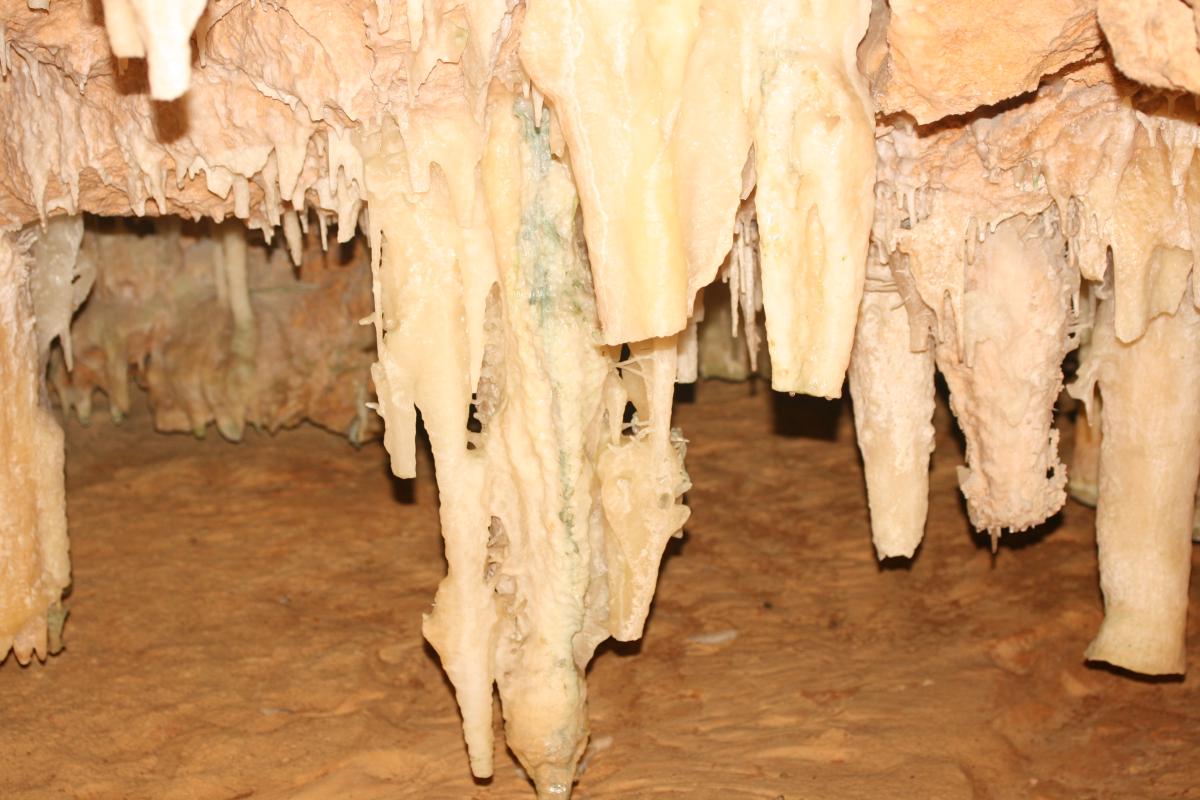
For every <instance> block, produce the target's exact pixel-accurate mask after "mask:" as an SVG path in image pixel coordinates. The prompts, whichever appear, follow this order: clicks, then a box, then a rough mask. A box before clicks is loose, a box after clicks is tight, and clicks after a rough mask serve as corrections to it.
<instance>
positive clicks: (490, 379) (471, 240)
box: [360, 82, 688, 798]
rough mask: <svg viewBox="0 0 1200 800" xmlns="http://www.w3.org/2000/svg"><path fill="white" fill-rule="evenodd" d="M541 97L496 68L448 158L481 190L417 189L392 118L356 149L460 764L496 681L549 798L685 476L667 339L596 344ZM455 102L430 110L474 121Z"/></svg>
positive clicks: (653, 573)
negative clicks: (480, 111) (438, 578)
mask: <svg viewBox="0 0 1200 800" xmlns="http://www.w3.org/2000/svg"><path fill="white" fill-rule="evenodd" d="M534 109H535V105H534V104H533V103H532V102H530V101H528V100H525V99H514V96H513V94H511V93H510V92H509V90H507V89H505V88H503V87H502V85H501V84H500V83H498V82H495V83H493V85H492V91H491V98H490V100H489V104H488V107H487V112H488V113H487V118H488V121H489V124H488V132H487V135H486V137H481V138H480V139H472V141H484V142H486V146H485V147H483V148H482V150H481V151H479V152H480V155H481V160H480V162H479V165H480V168H479V170H478V171H475V170H469V171H467V170H463V171H462V172H460V173H459V175H462V174H470V175H471V176H472V177H473V178H474V179H475V180H476V181H477V182H475V183H464V182H457V181H455V179H454V176H450V179H449V180H447V179H446V178H445V177H443V173H442V171H441V170H440V169H436V168H435V169H434V170H433V171H432V173H430V178H429V180H428V181H427V182H426V184H425V186H424V188H423V189H422V190H420V191H418V190H415V189H414V186H415V184H416V181H414V180H413V179H412V178H413V175H414V174H416V172H418V170H414V168H413V163H414V161H415V162H416V163H417V164H418V165H419V164H420V163H421V158H420V157H419V155H416V154H417V153H419V150H420V147H421V146H422V142H421V140H420V139H419V136H417V135H414V136H413V137H412V138H411V139H410V138H408V137H406V136H404V135H402V134H401V132H400V130H399V129H397V128H394V127H391V126H385V128H384V130H383V131H381V132H380V133H379V134H377V135H375V136H373V137H370V138H367V139H365V140H363V141H362V142H361V143H360V147H361V148H362V153H363V156H364V162H363V163H364V167H365V175H366V183H367V186H366V191H367V195H368V199H369V203H370V206H369V208H370V220H371V226H372V231H371V236H372V241H373V258H374V261H375V264H374V270H375V292H376V303H377V309H376V314H375V317H374V319H375V322H376V325H377V330H378V338H379V341H378V347H379V364H378V365H377V366H376V368H375V370H374V373H373V374H374V376H375V381H376V386H377V389H378V394H379V407H380V411H381V413H382V414H383V416H384V419H385V421H386V423H387V434H386V438H385V441H386V443H387V445H388V448H389V451H390V452H391V454H392V459H393V468H394V469H395V470H396V471H397V473H398V474H411V470H412V469H413V467H414V466H415V459H414V452H413V443H412V436H413V434H414V430H413V427H412V425H413V423H414V421H415V419H414V416H415V411H414V406H415V407H416V408H419V409H420V411H421V414H422V418H423V421H424V425H425V428H426V430H427V432H428V434H429V439H430V444H431V445H432V448H433V455H434V461H435V464H436V469H437V478H438V486H439V500H440V515H441V521H442V534H443V537H444V539H445V546H446V560H447V563H448V570H447V574H446V577H445V579H444V580H443V581H442V583H441V585H440V586H439V588H438V592H437V597H436V599H435V602H434V607H433V610H432V611H431V612H430V613H429V614H428V615H427V616H426V618H425V624H424V632H425V636H426V638H427V639H429V641H430V642H431V643H432V644H433V646H434V648H435V649H436V650H437V652H438V654H439V656H440V657H441V660H442V665H443V667H444V669H445V670H446V673H447V675H448V676H449V677H450V680H451V683H452V684H453V685H454V688H455V693H456V696H457V700H458V703H459V707H460V709H461V710H462V716H463V728H464V733H465V736H466V740H467V747H468V753H469V756H470V761H471V768H472V771H473V772H474V773H475V774H476V775H478V776H480V777H486V776H488V775H490V774H491V772H492V769H493V764H492V759H493V749H494V747H493V741H492V717H491V712H492V687H493V684H495V686H496V687H498V689H499V693H500V698H501V701H502V707H503V711H504V719H505V731H506V738H507V741H508V744H509V746H510V747H511V749H512V750H513V752H514V753H515V754H516V755H517V757H518V758H519V759H520V761H521V763H522V764H523V765H524V766H525V768H526V770H527V771H528V772H529V774H530V775H531V777H532V778H533V779H534V781H535V783H536V784H537V787H538V792H539V796H541V797H546V798H559V797H566V796H568V795H569V794H570V790H571V786H572V783H573V780H574V775H575V767H576V764H577V762H578V760H579V758H580V756H581V755H582V753H583V748H584V746H585V745H586V742H587V730H588V728H587V716H586V697H587V693H586V686H585V683H584V670H585V668H586V666H587V663H588V661H589V660H590V659H591V656H592V653H593V651H594V649H595V647H596V645H597V644H599V642H601V641H603V640H604V639H605V638H607V637H609V636H617V637H618V638H622V639H631V638H636V637H637V636H639V635H640V634H641V629H642V625H643V623H644V620H645V616H646V613H647V612H648V609H649V604H650V599H651V597H652V596H653V591H654V585H655V582H656V579H657V573H658V563H659V560H660V559H661V557H662V553H663V549H664V547H665V544H666V542H667V540H668V539H669V538H670V536H672V535H674V534H676V533H677V532H678V531H679V529H680V528H681V527H682V525H683V522H684V520H685V519H686V516H687V511H686V509H685V508H684V507H683V506H682V505H681V504H680V498H681V496H682V494H683V492H684V491H685V490H686V489H687V486H688V483H687V477H686V473H684V471H683V467H682V455H683V452H682V451H683V447H682V440H681V439H680V437H679V436H678V435H677V433H676V432H675V431H673V430H672V429H671V427H670V409H671V397H672V391H673V386H674V381H675V377H676V362H675V353H676V342H675V339H674V337H669V338H665V339H659V340H652V341H649V342H643V343H636V344H634V345H631V356H630V359H629V361H628V362H627V363H618V359H619V348H614V347H609V346H606V345H604V344H603V342H602V337H601V333H600V325H599V318H598V315H597V309H596V300H595V297H594V295H593V290H592V275H591V273H590V270H589V267H588V263H587V259H586V256H585V254H584V249H583V244H582V237H581V235H580V234H581V232H580V231H579V230H578V229H577V226H576V212H577V209H578V196H577V194H576V192H575V187H574V183H573V180H572V177H571V173H570V170H569V169H568V167H567V166H566V165H565V164H564V163H562V162H561V161H559V160H558V158H557V157H555V156H553V155H552V153H551V140H552V138H553V137H552V127H553V126H554V125H556V124H557V123H556V122H552V121H551V115H550V114H549V113H548V112H547V113H546V114H545V117H544V118H543V119H542V120H541V121H540V125H537V124H535V122H534V117H533V114H534V113H535V111H534ZM465 112H466V106H455V107H453V108H450V109H443V114H444V115H445V116H444V117H443V119H442V120H441V121H442V122H443V123H445V125H446V126H447V127H450V125H451V123H450V121H449V120H451V119H457V120H458V123H457V128H456V130H458V132H459V135H460V136H462V137H473V136H478V135H479V129H478V128H476V127H474V125H473V123H471V122H470V117H469V116H467V115H466V114H465ZM410 121H411V120H410ZM409 130H410V131H411V130H413V129H412V128H410V129H409ZM443 130H445V128H444V129H443ZM466 140H467V139H464V140H463V141H466ZM444 152H446V153H449V152H450V151H449V150H447V151H444ZM446 157H447V156H443V155H441V154H438V155H437V156H436V157H435V158H434V159H433V161H434V163H435V164H437V165H440V164H441V163H442V161H441V159H442V158H446ZM452 187H457V191H456V190H454V188H452ZM464 195H466V196H467V198H468V202H463V201H464ZM481 237H486V242H485V241H483V240H482V238H481ZM629 402H632V403H633V405H634V407H635V408H636V409H637V413H636V414H635V417H634V419H633V422H632V423H631V425H630V427H629V428H626V426H625V425H624V423H623V415H624V411H625V408H626V405H627V403H629ZM472 404H474V406H475V409H476V420H477V421H478V423H479V426H480V430H479V431H477V432H471V431H470V430H469V429H468V422H469V412H470V409H471V406H472Z"/></svg>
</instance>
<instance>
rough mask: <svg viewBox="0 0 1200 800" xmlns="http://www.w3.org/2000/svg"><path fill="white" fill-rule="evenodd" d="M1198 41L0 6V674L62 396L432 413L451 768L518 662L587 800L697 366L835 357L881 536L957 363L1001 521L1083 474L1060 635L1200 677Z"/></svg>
mask: <svg viewBox="0 0 1200 800" xmlns="http://www.w3.org/2000/svg"><path fill="white" fill-rule="evenodd" d="M1198 44H1200V5H1197V6H1195V8H1194V9H1193V6H1192V4H1191V3H1190V0H1188V1H1187V2H1185V1H1184V0H1139V2H1121V0H1099V2H1096V0H1053V2H1049V3H1046V2H1042V3H1032V2H1029V0H1001V2H998V3H995V4H992V5H991V6H989V7H988V12H987V13H981V12H980V9H979V7H978V4H977V3H973V2H968V1H967V0H938V2H932V3H925V4H921V3H913V2H911V1H910V0H891V2H884V1H883V0H875V2H874V3H872V2H868V0H853V1H851V2H843V1H842V0H808V1H807V2H796V1H795V0H786V1H785V0H740V1H739V0H645V1H641V0H524V2H517V0H459V1H455V0H407V2H404V3H401V2H397V3H392V2H390V0H375V2H367V1H366V0H355V1H354V2H341V1H340V0H339V2H332V0H278V1H277V2H272V1H270V0H264V1H263V2H258V3H255V2H245V0H209V2H207V3H206V2H204V0H186V2H185V1H183V0H181V1H180V2H167V0H103V2H99V1H98V0H87V1H86V2H83V1H81V2H75V1H74V0H3V2H2V3H0V130H2V131H3V148H2V149H0V304H2V307H3V325H2V326H0V371H2V374H3V377H4V386H5V392H6V395H5V403H4V404H3V410H2V411H0V434H2V437H3V439H2V441H3V442H4V443H5V449H6V451H7V453H8V457H7V459H6V464H5V468H4V470H3V471H2V472H0V512H2V513H0V653H2V654H4V655H7V654H8V652H9V651H10V650H11V652H12V653H13V656H14V658H13V659H10V660H9V665H8V667H6V668H5V669H4V670H2V671H0V684H2V683H3V682H6V681H17V680H20V679H21V678H20V676H21V675H22V674H24V673H22V672H19V671H15V670H14V668H13V665H12V662H13V661H14V660H15V661H17V662H19V663H20V664H22V665H25V664H28V663H29V662H30V661H31V660H33V659H34V658H35V657H36V658H37V659H39V660H42V661H45V660H46V658H47V656H48V655H50V654H53V653H57V652H58V651H59V650H61V649H62V647H63V645H64V639H65V640H67V641H69V639H70V628H71V625H70V624H69V623H67V624H66V628H65V630H64V621H65V619H66V614H67V611H68V607H67V606H69V607H71V608H76V607H78V603H80V602H82V601H79V600H76V599H73V598H72V599H71V600H70V602H69V603H68V604H67V606H64V602H63V596H64V591H65V590H67V589H68V587H69V586H70V585H71V583H72V572H71V566H70V563H69V558H68V530H67V514H66V511H67V508H68V505H67V503H68V500H69V498H67V497H66V494H65V489H64V486H65V484H64V439H63V429H62V427H63V425H71V424H75V423H74V422H69V421H65V420H77V421H78V422H80V423H83V424H87V423H88V422H89V421H91V420H92V418H93V417H94V416H95V415H96V410H95V409H94V406H96V408H97V409H103V411H104V412H105V413H107V415H108V416H110V417H111V418H112V420H114V421H116V422H120V421H122V420H123V419H125V418H126V417H129V416H134V417H138V408H139V407H140V406H141V405H146V404H148V407H149V416H150V419H151V420H152V423H153V427H154V428H155V429H157V430H158V431H162V432H184V433H191V434H194V435H195V436H197V437H204V436H205V434H206V431H209V430H215V432H216V433H218V434H219V436H220V437H221V438H223V439H226V440H229V441H230V442H238V441H241V440H243V439H244V438H245V437H247V436H248V431H250V430H254V431H264V432H268V433H275V432H277V431H280V430H282V429H290V428H295V427H296V426H298V425H299V424H300V423H302V422H309V423H313V424H315V425H317V426H320V427H322V428H324V429H327V430H329V431H331V432H333V433H335V434H337V435H340V436H343V437H345V438H346V439H348V440H349V441H350V442H351V443H352V444H354V445H356V446H360V445H362V444H363V443H366V442H371V441H374V440H376V439H382V441H383V443H384V445H385V446H386V450H387V453H388V458H389V463H390V469H391V471H392V473H394V475H395V476H397V477H399V478H412V477H413V476H415V475H416V474H417V471H418V470H417V468H418V464H419V463H422V464H424V458H425V457H424V456H422V453H423V448H424V447H425V444H424V443H426V442H427V446H428V449H429V452H430V453H431V455H432V463H433V465H435V469H436V478H437V501H436V502H437V510H438V511H437V513H438V518H439V523H440V530H441V535H442V539H443V541H444V556H445V574H444V577H443V578H442V580H441V582H440V584H439V586H438V588H437V591H436V596H435V597H434V598H432V604H431V605H429V606H428V608H427V612H426V613H425V615H424V617H423V623H422V632H423V635H424V638H425V640H427V641H428V643H429V644H430V645H431V646H432V648H433V650H434V651H436V656H437V659H438V662H439V663H440V666H441V668H442V669H443V670H444V673H445V676H446V678H447V679H448V681H449V685H450V687H451V688H452V692H451V693H452V695H453V698H454V700H456V702H457V707H458V710H459V712H460V714H461V723H462V724H461V735H462V737H463V740H464V741H465V749H466V756H465V757H464V758H463V759H462V762H461V765H460V766H461V769H462V770H464V771H465V770H468V769H469V771H470V773H471V774H473V775H474V776H475V777H476V778H479V779H486V778H489V777H490V776H492V775H493V772H494V771H496V769H497V766H496V763H495V762H496V753H497V750H498V745H499V744H500V743H499V742H497V741H495V734H496V731H497V730H498V727H497V723H496V720H495V719H494V716H495V708H497V706H496V702H495V698H496V697H497V696H498V698H499V705H498V708H499V709H500V710H501V714H502V720H503V743H504V744H506V745H507V746H508V748H509V749H511V751H512V753H513V754H514V755H515V757H516V759H517V761H518V762H519V764H520V765H521V768H522V769H523V770H524V773H525V774H527V775H528V777H529V779H530V780H531V781H532V782H533V784H534V785H535V787H536V792H537V795H538V796H539V797H541V798H556V797H567V796H569V795H570V794H571V792H572V786H573V784H574V783H575V781H576V779H577V778H578V776H579V774H580V771H581V770H580V763H581V759H584V755H585V751H587V752H589V753H591V752H592V751H591V750H588V747H589V723H588V712H587V706H588V689H587V671H588V666H589V664H590V663H591V661H592V659H593V655H594V654H595V652H596V650H597V648H598V647H599V646H601V644H602V643H604V642H605V641H606V640H609V639H610V638H611V639H615V640H618V641H621V642H632V641H635V640H638V639H639V638H640V637H641V636H642V634H643V630H644V628H645V626H646V621H647V615H648V613H649V611H650V608H651V603H652V600H653V599H654V595H655V587H656V582H657V581H658V577H659V572H660V562H661V560H662V558H663V554H664V551H665V550H666V549H667V548H668V547H669V546H670V543H671V542H672V540H673V539H677V538H678V537H679V536H681V534H682V531H683V528H684V525H685V523H687V522H688V519H689V510H688V508H687V506H686V505H685V499H686V498H685V495H686V494H687V493H688V492H689V491H691V490H692V488H693V480H692V478H691V477H689V472H688V469H687V468H685V451H686V449H687V440H686V439H685V436H687V431H686V430H684V429H681V428H680V427H678V426H676V425H675V424H673V418H672V415H673V408H674V401H675V396H676V391H677V390H676V387H677V384H692V383H695V382H696V381H698V380H700V379H702V378H720V379H724V380H731V381H759V380H761V381H769V383H770V387H771V388H772V389H773V390H774V391H776V392H779V393H787V394H795V395H812V396H815V397H818V398H829V399H836V398H841V397H842V395H843V392H845V393H846V394H848V395H849V396H850V397H851V398H852V401H853V411H854V415H853V426H854V430H855V434H856V435H855V437H854V438H855V439H856V441H857V446H858V449H859V452H860V453H861V459H862V466H863V475H864V477H865V484H866V494H865V499H866V501H867V503H868V504H869V514H870V517H869V518H870V527H871V534H872V538H873V544H874V548H875V552H876V554H877V556H878V558H879V559H881V560H886V561H887V563H888V564H893V563H894V560H895V559H913V558H916V559H918V560H919V559H920V558H921V557H922V555H924V552H921V553H918V548H919V547H920V545H921V543H922V539H923V536H924V534H925V531H926V523H927V517H928V516H929V513H930V497H931V491H933V490H932V489H931V479H930V478H931V474H934V473H931V458H942V459H951V460H953V459H957V458H958V453H956V452H954V450H953V448H952V447H951V448H950V450H949V451H947V450H946V449H944V448H941V449H939V450H938V453H939V454H940V455H938V456H935V455H934V450H935V443H938V442H939V441H940V440H945V438H946V437H944V436H939V435H938V431H937V427H936V424H935V423H936V421H937V415H938V412H937V403H938V400H937V397H938V394H939V391H941V390H940V389H939V386H944V392H945V394H946V396H947V398H948V402H949V407H950V409H951V410H952V412H953V416H954V419H955V421H956V423H957V426H958V428H959V430H960V431H961V436H962V438H963V440H964V446H965V452H964V454H963V461H964V463H963V464H962V465H961V466H958V467H957V470H956V473H955V475H956V478H957V483H958V487H959V489H960V490H961V493H962V496H963V498H964V499H965V513H966V517H967V519H968V520H969V523H970V525H971V526H972V527H973V528H974V529H975V530H976V531H978V532H980V535H981V536H982V537H984V539H985V540H986V541H987V543H988V545H989V546H990V548H991V550H992V552H993V554H995V553H996V551H997V548H998V546H1000V545H1001V544H1003V543H1004V542H1005V541H1008V540H1009V538H1010V537H1013V536H1014V535H1016V534H1021V533H1022V532H1026V531H1030V530H1035V531H1036V530H1039V526H1043V525H1044V524H1045V523H1047V521H1048V520H1052V519H1053V518H1055V517H1056V515H1058V514H1060V510H1061V509H1063V507H1064V504H1065V503H1067V498H1068V495H1071V496H1074V497H1075V498H1077V499H1078V500H1079V501H1080V502H1082V503H1085V504H1088V505H1094V506H1096V512H1095V541H1096V546H1097V551H1098V563H1099V589H1100V591H1101V592H1102V597H1103V612H1104V616H1103V621H1102V623H1101V624H1100V625H1099V626H1098V628H1097V629H1096V630H1095V632H1094V639H1093V640H1092V642H1091V644H1090V646H1088V647H1087V649H1086V653H1081V652H1073V653H1071V654H1070V655H1071V657H1072V658H1075V659H1077V660H1082V659H1083V658H1086V659H1087V660H1089V661H1091V662H1102V663H1106V664H1109V665H1112V667H1115V668H1118V669H1119V670H1122V671H1125V672H1124V673H1122V674H1128V673H1136V674H1139V675H1146V676H1177V675H1182V674H1183V673H1184V672H1185V669H1186V653H1187V642H1186V633H1187V626H1188V619H1187V610H1188V600H1189V574H1190V568H1191V560H1192V557H1193V556H1192V544H1191V542H1192V532H1193V527H1194V519H1195V518H1196V503H1195V498H1196V489H1197V477H1198V473H1200V404H1198V403H1197V402H1196V401H1197V399H1198V395H1200V311H1198V309H1200V294H1198V293H1197V292H1196V289H1195V287H1194V285H1193V282H1192V273H1193V268H1194V266H1195V261H1196V258H1197V254H1200V243H1198V242H1200V239H1198V237H1200V158H1196V157H1194V156H1195V154H1196V153H1197V148H1200V112H1198V111H1197V109H1198V108H1200V101H1197V100H1196V99H1195V97H1196V93H1200V50H1198ZM1064 366H1066V372H1067V374H1068V376H1069V379H1064ZM939 375H940V379H939V377H938V376H939ZM939 381H940V383H939ZM697 391H698V392H703V391H704V389H703V388H700V389H698V390H697ZM143 398H144V400H143ZM97 404H98V405H97ZM1072 418H1073V419H1074V426H1073V427H1074V431H1073V433H1070V435H1069V437H1067V436H1065V433H1066V432H1064V440H1065V439H1066V438H1069V440H1070V441H1071V442H1073V443H1074V451H1073V454H1071V453H1060V430H1059V429H1060V428H1062V427H1063V426H1064V424H1068V427H1070V425H1069V423H1067V422H1066V421H1068V420H1070V419H1072ZM139 419H142V420H143V421H144V419H145V418H144V417H139ZM287 435H292V434H287ZM753 446H754V445H753V444H752V443H751V444H747V447H753ZM842 446H844V447H845V446H848V445H845V444H843V445H842ZM1064 460H1065V461H1067V462H1070V463H1071V467H1070V469H1068V467H1067V465H1066V464H1065V463H1064ZM751 468H753V463H752V464H751ZM797 468H798V467H797ZM133 513H136V511H135V512H133ZM355 513H367V511H366V510H358V511H356V512H355ZM369 513H370V514H372V515H373V516H383V517H386V516H387V515H388V513H389V511H388V509H387V508H386V507H377V508H372V509H370V512H369ZM1035 549H1036V548H1035ZM1005 555H1006V554H1005V553H1003V552H1001V553H1000V554H999V555H998V556H994V557H996V558H1001V559H1002V558H1004V557H1005ZM1047 589H1048V590H1050V589H1052V587H1047ZM979 602H994V603H997V604H1002V603H1003V602H1004V599H1003V598H1002V597H993V598H990V599H986V600H981V601H979ZM1081 602H1082V600H1081ZM718 638H719V637H718ZM714 641H716V640H714ZM737 646H738V645H737V643H736V642H735V643H733V644H732V645H731V647H734V648H736V647H737ZM78 652H79V650H78V649H77V650H76V653H78ZM55 663H56V662H55V661H53V660H52V661H50V662H49V663H48V664H47V665H46V666H45V667H44V668H43V669H44V675H45V683H46V685H47V686H50V685H52V684H53V682H54V670H55ZM1154 685H1159V684H1154ZM1161 686H1163V687H1164V691H1171V690H1173V689H1174V690H1176V691H1181V689H1180V688H1179V687H1180V686H1181V684H1175V683H1164V684H1161ZM446 702H447V703H448V702H449V694H448V695H447V697H446ZM747 713H750V712H749V711H748V712H747ZM697 735H700V734H697ZM835 738H836V737H835ZM594 743H595V742H594V741H593V744H594ZM640 777H641V779H643V780H649V781H651V782H653V781H655V780H656V777H655V776H653V775H643V776H640ZM663 780H666V779H665V778H664V779H663ZM634 794H636V791H635V792H634ZM647 794H649V793H648V792H647ZM31 796H32V795H31ZM214 796H215V795H214ZM626 796H631V795H626ZM712 796H727V795H719V794H713V795H712ZM789 796H790V795H789Z"/></svg>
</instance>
